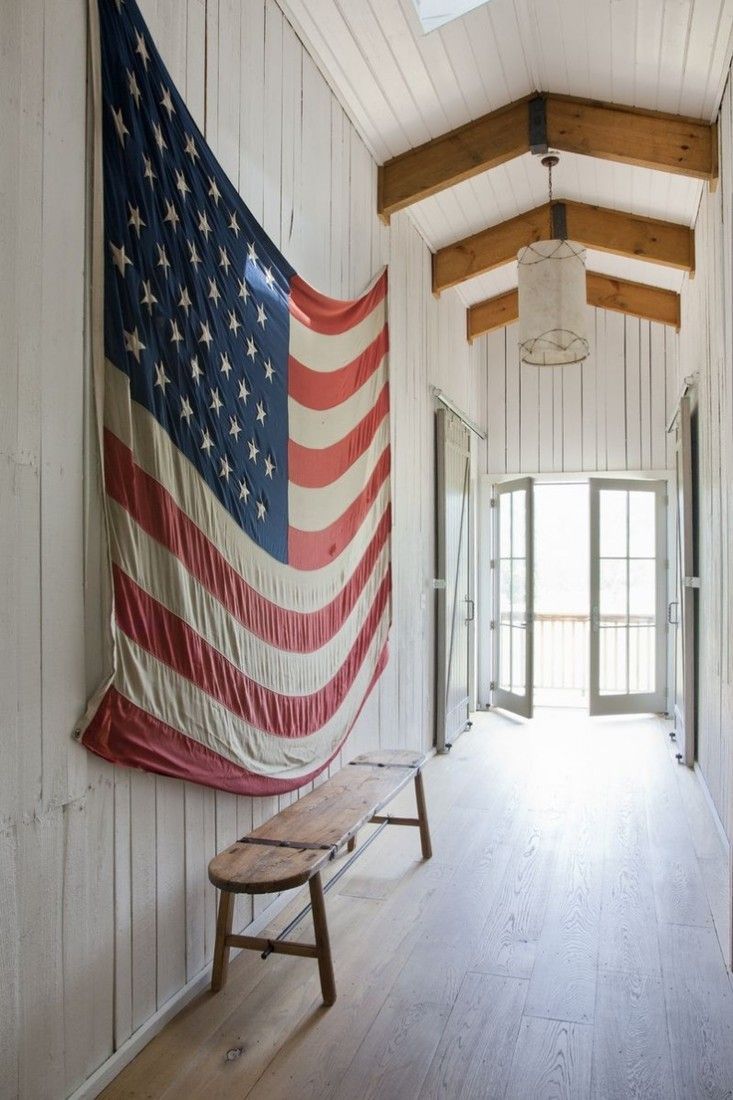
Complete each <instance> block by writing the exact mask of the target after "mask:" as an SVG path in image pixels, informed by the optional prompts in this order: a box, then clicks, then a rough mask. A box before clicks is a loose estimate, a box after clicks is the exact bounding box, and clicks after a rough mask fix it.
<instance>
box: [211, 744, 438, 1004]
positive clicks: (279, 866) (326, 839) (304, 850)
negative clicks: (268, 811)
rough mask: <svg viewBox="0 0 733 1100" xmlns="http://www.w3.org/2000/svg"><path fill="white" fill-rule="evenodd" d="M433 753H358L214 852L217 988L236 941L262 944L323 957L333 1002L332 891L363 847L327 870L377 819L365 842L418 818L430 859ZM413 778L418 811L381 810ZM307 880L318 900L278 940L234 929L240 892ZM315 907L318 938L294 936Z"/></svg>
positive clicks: (326, 996)
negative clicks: (426, 768)
mask: <svg viewBox="0 0 733 1100" xmlns="http://www.w3.org/2000/svg"><path fill="white" fill-rule="evenodd" d="M425 759H426V758H425V756H424V755H423V754H422V753H419V752H418V753H416V752H411V751H408V750H405V749H393V750H391V751H389V750H388V751H384V750H383V751H380V752H370V753H365V754H364V755H363V756H357V758H356V759H355V760H352V761H351V763H350V764H347V765H346V767H345V768H342V769H341V771H340V772H339V773H338V775H335V776H333V777H332V778H331V779H328V780H327V781H326V782H325V783H323V784H321V786H320V787H316V789H315V790H314V791H311V792H310V794H307V795H304V797H303V798H301V799H300V800H299V801H298V802H294V803H293V804H292V806H288V807H287V808H286V809H284V810H281V811H280V813H279V814H275V816H274V817H272V818H270V820H269V821H268V822H266V823H265V824H264V825H260V826H259V827H258V828H257V829H253V830H252V832H251V833H248V834H247V836H244V837H242V839H241V840H238V841H237V842H236V843H235V844H232V845H230V847H229V848H226V849H225V850H224V851H223V852H220V853H219V855H217V856H215V857H214V859H212V861H211V863H210V864H209V878H210V879H211V881H212V882H213V884H214V886H217V887H218V888H219V891H220V894H219V908H218V912H217V918H216V942H215V944H214V965H213V968H212V972H211V989H212V992H214V993H216V992H217V991H218V990H219V989H221V988H222V986H223V985H224V982H225V981H226V974H227V967H228V963H229V952H230V950H231V948H233V947H244V948H246V949H248V950H250V951H260V952H261V953H262V957H263V959H264V958H267V957H268V956H269V955H271V954H273V953H276V954H277V953H279V954H283V955H301V956H305V957H307V958H313V959H316V960H317V961H318V970H319V974H320V977H321V990H322V992H323V1000H324V1003H325V1004H327V1005H331V1004H333V1002H334V1001H335V999H336V983H335V980H334V975H333V960H332V958H331V946H330V942H329V937H328V924H327V922H326V908H325V904H324V892H325V890H327V889H328V887H329V886H330V885H333V884H334V883H335V882H336V881H337V880H338V879H339V878H340V876H341V875H342V874H343V873H344V872H345V871H346V870H348V868H349V866H350V865H351V862H352V860H354V859H356V858H357V856H358V855H359V853H358V852H357V853H356V855H353V856H352V857H351V859H350V860H348V861H347V862H346V863H345V864H344V866H343V867H342V868H341V869H340V870H339V871H338V872H337V873H336V874H335V875H333V876H331V879H330V880H329V882H328V883H327V884H326V886H325V887H324V885H323V883H322V882H321V870H322V868H323V867H324V866H325V865H326V864H327V863H328V862H329V861H330V860H332V859H334V858H335V856H336V854H337V852H338V851H339V850H340V849H341V848H343V846H344V845H347V846H348V849H349V851H353V850H354V847H355V844H356V835H357V833H358V832H359V830H360V829H362V828H363V827H364V826H365V825H367V824H369V823H370V822H371V823H373V824H375V825H378V826H379V828H378V829H377V832H376V833H374V834H372V836H371V837H369V839H368V840H367V841H366V843H365V845H364V847H365V848H366V847H367V846H368V845H369V844H370V843H371V842H372V840H374V839H375V837H376V836H377V834H378V833H379V832H380V831H381V830H382V829H383V828H385V827H386V826H387V825H414V826H416V827H417V828H419V830H420V847H421V849H422V855H423V859H430V857H431V855H432V847H431V844H430V829H429V827H428V817H427V808H426V806H425V792H424V789H423V781H422V773H421V771H420V769H421V768H422V765H423V764H424V763H425ZM410 780H414V783H415V800H416V803H417V817H393V816H389V815H387V816H385V815H384V814H381V813H380V810H382V809H383V808H384V807H385V806H386V805H387V803H388V802H391V800H392V799H393V798H394V797H395V795H397V794H399V792H400V791H401V790H402V788H403V787H405V786H406V785H407V783H409V782H410ZM306 882H307V883H308V887H309V890H310V896H311V902H310V905H309V906H306V908H305V909H303V910H302V911H301V913H299V914H298V916H296V917H295V918H294V919H293V920H292V921H291V922H290V924H289V925H288V926H287V928H285V929H284V930H283V931H282V932H281V933H280V934H279V935H278V936H276V937H275V938H274V939H265V938H264V937H262V936H248V935H237V934H235V933H232V917H233V913H234V904H233V903H234V894H267V893H275V892H277V891H280V890H289V889H291V888H292V887H294V886H302V885H304V883H306ZM309 911H310V912H312V913H313V929H314V932H315V943H301V942H299V941H296V940H288V939H286V938H285V937H286V935H287V933H288V932H289V931H291V930H292V929H293V928H294V927H295V926H296V925H297V924H298V922H299V921H300V919H301V918H302V917H303V916H304V915H305V914H306V913H307V912H309Z"/></svg>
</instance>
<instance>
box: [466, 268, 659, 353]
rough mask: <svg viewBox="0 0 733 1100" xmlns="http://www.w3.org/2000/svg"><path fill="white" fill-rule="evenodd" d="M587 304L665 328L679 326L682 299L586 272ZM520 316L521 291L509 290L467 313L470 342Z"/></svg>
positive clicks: (643, 285)
mask: <svg viewBox="0 0 733 1100" xmlns="http://www.w3.org/2000/svg"><path fill="white" fill-rule="evenodd" d="M586 293H587V295H588V305H590V306H598V307H599V308H601V309H612V310H615V311H616V312H617V313H627V314H629V315H630V316H632V317H641V318H643V319H644V320H646V321H659V322H660V323H661V324H663V325H673V326H674V328H676V329H677V330H679V327H680V296H679V294H677V293H676V291H674V290H665V289H663V288H662V287H658V286H649V285H648V284H646V283H632V282H629V281H628V280H627V279H615V278H613V277H612V276H610V275H600V274H598V273H597V272H595V271H588V272H586ZM518 316H519V292H518V291H517V290H508V291H506V293H504V294H497V295H496V297H495V298H486V299H485V300H484V301H483V302H476V304H475V305H472V306H470V307H469V309H467V310H466V335H467V336H468V341H469V343H473V341H474V340H475V339H476V337H477V336H482V335H483V334H484V333H486V332H493V331H494V329H497V328H503V327H504V325H510V324H511V323H512V322H513V321H516V320H517V317H518Z"/></svg>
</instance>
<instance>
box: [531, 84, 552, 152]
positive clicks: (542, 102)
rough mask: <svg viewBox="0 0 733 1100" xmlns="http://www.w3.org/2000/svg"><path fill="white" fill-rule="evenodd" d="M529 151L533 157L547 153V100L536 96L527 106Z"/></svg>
mask: <svg viewBox="0 0 733 1100" xmlns="http://www.w3.org/2000/svg"><path fill="white" fill-rule="evenodd" d="M528 107H529V151H530V153H534V155H535V156H540V155H542V154H543V153H546V152H547V148H548V146H547V100H546V99H545V97H544V96H541V95H538V96H535V98H534V99H530V101H529V104H528Z"/></svg>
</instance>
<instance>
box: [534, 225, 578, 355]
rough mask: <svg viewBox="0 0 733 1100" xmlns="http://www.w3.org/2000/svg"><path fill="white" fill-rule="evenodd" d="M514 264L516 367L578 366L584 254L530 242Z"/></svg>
mask: <svg viewBox="0 0 733 1100" xmlns="http://www.w3.org/2000/svg"><path fill="white" fill-rule="evenodd" d="M517 262H518V264H519V350H520V355H521V358H522V362H523V363H530V364H532V365H533V366H537V367H560V366H563V365H564V364H566V363H580V362H582V360H583V359H586V358H587V356H588V336H587V331H588V305H587V301H586V289H585V249H584V248H581V247H580V245H578V244H576V243H575V242H574V241H559V240H555V241H536V242H535V243H534V244H531V245H529V246H528V247H527V248H522V249H520V250H519V252H518V253H517Z"/></svg>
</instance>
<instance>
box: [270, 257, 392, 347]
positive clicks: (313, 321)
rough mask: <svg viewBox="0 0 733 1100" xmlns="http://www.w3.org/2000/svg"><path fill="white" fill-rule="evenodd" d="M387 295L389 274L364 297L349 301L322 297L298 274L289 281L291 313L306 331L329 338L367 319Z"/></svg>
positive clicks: (384, 275)
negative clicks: (309, 329) (318, 333)
mask: <svg viewBox="0 0 733 1100" xmlns="http://www.w3.org/2000/svg"><path fill="white" fill-rule="evenodd" d="M386 293H387V272H386V271H385V272H384V274H383V275H381V276H380V277H379V279H377V281H376V283H375V284H374V286H373V287H372V289H371V290H370V291H369V292H368V293H367V294H365V295H364V297H363V298H356V299H354V300H353V301H346V302H345V301H341V300H339V299H337V298H328V297H327V296H326V295H325V294H319V293H318V291H317V290H314V289H313V287H312V286H308V283H305V282H303V280H302V279H301V278H300V276H299V275H294V276H293V278H292V279H291V280H290V302H289V305H290V312H291V313H292V315H293V317H297V319H298V320H299V321H300V323H301V324H302V325H305V326H306V327H307V328H311V329H313V330H314V331H315V332H322V333H323V334H324V335H326V336H335V335H337V334H338V333H340V332H346V331H347V329H350V328H353V327H354V325H358V324H359V322H360V321H363V320H364V318H365V317H368V316H369V314H370V313H371V312H372V310H373V309H374V308H375V307H376V306H378V305H379V303H380V302H381V301H382V300H383V299H384V297H385V295H386Z"/></svg>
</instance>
